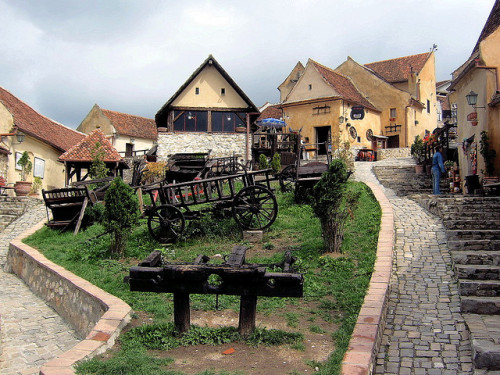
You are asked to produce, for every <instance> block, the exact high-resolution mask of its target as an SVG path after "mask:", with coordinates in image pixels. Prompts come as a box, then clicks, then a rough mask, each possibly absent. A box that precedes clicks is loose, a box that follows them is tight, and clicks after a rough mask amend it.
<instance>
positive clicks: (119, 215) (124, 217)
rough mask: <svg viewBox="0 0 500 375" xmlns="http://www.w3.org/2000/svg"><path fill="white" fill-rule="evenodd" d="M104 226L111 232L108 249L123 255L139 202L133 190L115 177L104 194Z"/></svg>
mask: <svg viewBox="0 0 500 375" xmlns="http://www.w3.org/2000/svg"><path fill="white" fill-rule="evenodd" d="M104 201H105V202H106V204H105V209H106V210H105V213H104V226H105V227H106V229H107V230H108V231H110V232H111V246H110V250H111V253H113V254H119V255H120V256H122V255H123V253H124V251H125V247H126V242H127V239H128V235H129V233H130V229H131V228H132V226H133V225H135V224H136V223H137V221H138V219H139V203H138V201H137V197H136V196H135V194H134V190H133V189H132V188H131V187H130V186H128V185H127V184H126V183H124V182H123V181H122V179H121V178H119V177H117V178H115V179H114V180H113V182H112V183H111V185H110V186H109V188H108V190H107V191H106V195H105V196H104Z"/></svg>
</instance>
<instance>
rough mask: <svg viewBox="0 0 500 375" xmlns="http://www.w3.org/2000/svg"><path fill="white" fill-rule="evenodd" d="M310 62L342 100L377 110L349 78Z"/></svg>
mask: <svg viewBox="0 0 500 375" xmlns="http://www.w3.org/2000/svg"><path fill="white" fill-rule="evenodd" d="M310 61H311V62H312V63H313V64H314V66H315V68H316V69H317V71H318V72H319V73H320V74H321V75H322V76H323V78H324V79H325V81H326V82H327V83H328V84H329V85H330V86H332V87H333V88H334V89H335V90H336V91H337V92H338V93H339V95H340V96H341V97H342V98H344V99H345V100H348V101H350V102H353V103H356V104H361V105H362V106H364V107H366V108H371V109H375V110H377V108H375V107H374V105H373V104H371V103H370V102H369V101H368V100H367V99H365V98H364V97H363V95H361V93H360V92H359V91H358V90H357V89H356V87H355V86H354V84H353V83H352V82H351V81H350V80H349V78H347V77H346V76H344V75H342V74H340V73H338V72H335V71H334V70H332V69H330V68H328V67H326V66H324V65H321V64H319V63H317V62H316V61H314V60H310Z"/></svg>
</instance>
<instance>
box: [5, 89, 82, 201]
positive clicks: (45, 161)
mask: <svg viewBox="0 0 500 375" xmlns="http://www.w3.org/2000/svg"><path fill="white" fill-rule="evenodd" d="M0 134H1V136H0V138H1V142H0V176H3V177H5V178H6V180H7V182H8V183H15V182H16V181H19V180H20V167H19V166H18V165H16V161H17V160H19V158H20V157H21V154H22V153H23V152H24V151H27V152H28V155H29V157H30V161H31V163H32V165H33V170H32V172H31V173H30V175H29V176H28V178H27V181H33V178H34V177H40V178H41V181H42V188H43V189H53V188H61V187H64V183H65V180H64V173H65V171H64V165H63V164H62V163H60V162H59V161H58V158H59V156H60V155H61V154H62V153H63V152H65V151H66V150H68V149H69V148H70V147H71V146H73V145H74V144H76V143H78V142H79V141H80V140H81V139H83V137H84V134H82V133H80V132H78V131H75V130H73V129H70V128H68V127H66V126H64V125H61V124H58V123H57V122H55V121H52V120H51V119H49V118H47V117H45V116H42V115H41V114H39V113H38V112H36V111H35V110H34V109H33V108H31V107H30V106H28V105H27V104H26V103H24V102H22V101H21V100H19V99H18V98H16V97H15V96H14V95H12V94H11V93H10V92H8V91H7V90H5V89H4V88H1V87H0ZM18 135H21V136H22V135H24V137H19V140H18V137H17V136H18ZM21 138H22V142H20V140H21ZM9 194H13V192H9Z"/></svg>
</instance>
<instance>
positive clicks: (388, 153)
mask: <svg viewBox="0 0 500 375" xmlns="http://www.w3.org/2000/svg"><path fill="white" fill-rule="evenodd" d="M410 156H411V154H410V148H409V147H404V148H385V149H379V150H377V160H384V159H389V158H409V157H410Z"/></svg>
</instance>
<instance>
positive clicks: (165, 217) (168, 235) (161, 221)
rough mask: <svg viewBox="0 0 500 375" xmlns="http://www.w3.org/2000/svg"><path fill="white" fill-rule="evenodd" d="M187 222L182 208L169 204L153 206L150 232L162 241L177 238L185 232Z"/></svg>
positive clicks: (149, 219) (149, 222) (165, 241)
mask: <svg viewBox="0 0 500 375" xmlns="http://www.w3.org/2000/svg"><path fill="white" fill-rule="evenodd" d="M185 224H186V220H185V219H184V215H183V214H182V212H181V210H179V209H178V208H177V207H175V206H172V205H169V204H166V205H161V206H158V207H155V208H153V209H152V210H151V212H150V213H149V217H148V229H149V233H151V236H152V237H153V238H154V239H155V240H157V241H158V242H161V243H167V242H174V241H175V240H177V238H178V237H179V236H180V235H181V234H182V232H184V226H185Z"/></svg>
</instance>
